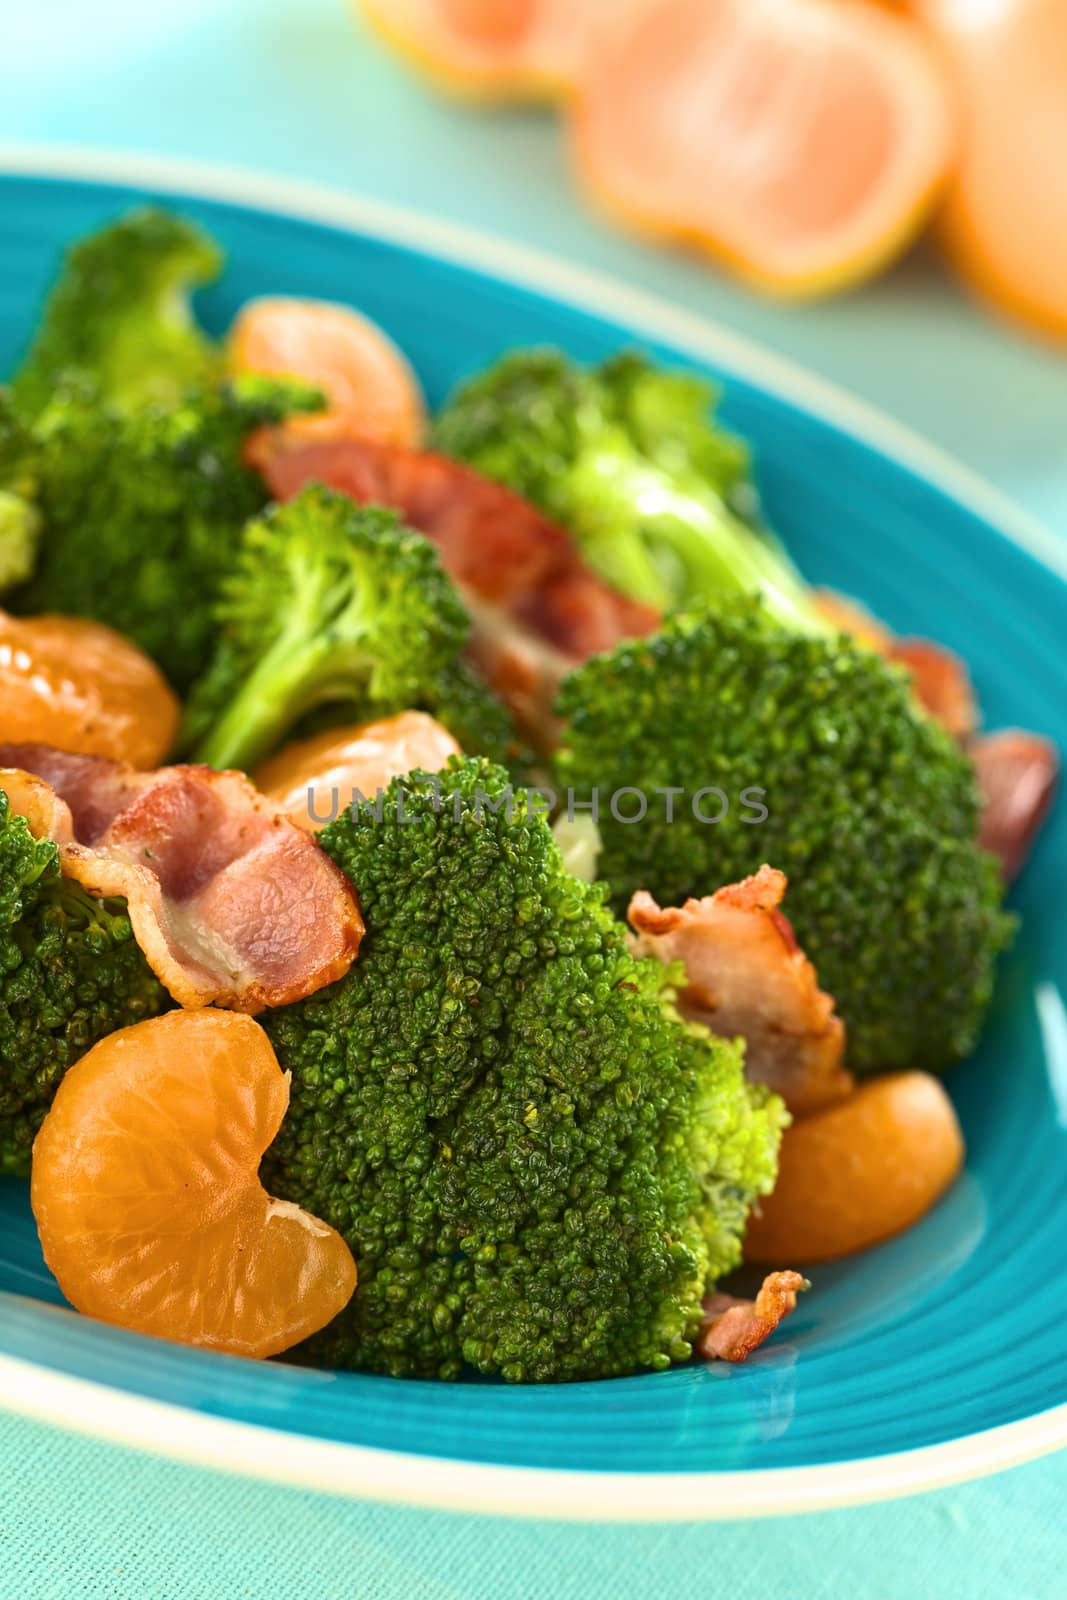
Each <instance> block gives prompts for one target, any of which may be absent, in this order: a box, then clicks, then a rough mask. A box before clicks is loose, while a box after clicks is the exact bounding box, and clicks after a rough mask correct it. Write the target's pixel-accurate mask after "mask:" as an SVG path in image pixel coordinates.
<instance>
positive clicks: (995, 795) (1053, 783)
mask: <svg viewBox="0 0 1067 1600" xmlns="http://www.w3.org/2000/svg"><path fill="white" fill-rule="evenodd" d="M970 753H971V757H972V759H973V761H974V765H975V771H976V772H977V774H978V784H979V787H980V788H981V791H982V796H983V799H984V801H985V806H984V809H983V812H982V824H981V829H980V831H979V836H978V837H979V843H980V844H981V845H982V846H983V848H984V849H986V850H991V851H992V852H993V854H994V855H995V856H999V857H1000V860H1001V864H1002V866H1003V868H1004V876H1005V878H1006V879H1007V880H1008V882H1009V883H1010V882H1011V880H1012V879H1013V878H1015V877H1017V876H1018V874H1019V872H1020V871H1021V870H1022V867H1023V864H1024V862H1025V861H1026V858H1027V856H1028V855H1029V854H1030V851H1031V849H1032V847H1033V843H1034V840H1035V839H1036V838H1037V835H1038V833H1039V832H1040V830H1041V825H1042V823H1043V822H1044V820H1045V818H1046V817H1047V816H1048V813H1049V809H1050V807H1051V805H1052V801H1053V799H1054V797H1055V794H1056V789H1057V786H1058V784H1059V776H1060V758H1059V752H1058V751H1057V749H1056V747H1055V745H1054V744H1052V743H1051V741H1050V740H1048V739H1043V738H1042V737H1041V735H1040V734H1038V733H1024V732H1023V730H1022V729H1021V728H1004V729H1003V730H1001V731H1000V732H999V733H990V734H986V735H985V737H984V738H981V739H976V740H975V741H974V743H973V744H972V745H971V747H970Z"/></svg>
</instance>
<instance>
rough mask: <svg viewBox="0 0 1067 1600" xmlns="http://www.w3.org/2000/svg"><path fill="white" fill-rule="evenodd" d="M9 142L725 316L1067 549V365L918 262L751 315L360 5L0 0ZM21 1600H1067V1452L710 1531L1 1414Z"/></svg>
mask: <svg viewBox="0 0 1067 1600" xmlns="http://www.w3.org/2000/svg"><path fill="white" fill-rule="evenodd" d="M0 23H2V25H3V29H2V39H3V48H2V50H0V140H10V141H18V140H23V141H25V140H37V141H40V140H47V141H56V142H65V143H70V144H79V145H85V146H98V147H102V146H110V147H113V148H122V149H131V150H138V151H151V152H157V153H160V152H161V153H166V154H171V155H175V156H186V157H195V158H198V159H201V160H212V161H220V162H225V163H228V164H234V165H243V166H249V167H258V168H260V169H263V170H269V171H275V172H280V173H285V174H286V175H288V176H297V177H302V178H308V179H314V180H316V181H318V182H326V183H332V184H336V185H341V186H346V187H350V188H353V189H356V190H360V191H362V192H364V193H366V194H371V195H375V196H379V197H384V198H387V199H390V200H392V201H395V202H398V203H401V204H406V205H410V206H414V207H416V208H423V209H425V210H427V211H432V212H436V213H438V214H443V215H446V216H450V217H452V218H455V219H457V220H460V221H464V222H468V223H475V224H477V225H478V226H480V227H483V228H487V229H490V230H493V231H496V232H499V233H503V234H506V235H509V236H511V237H513V238H517V239H520V240H522V241H524V242H527V243H532V244H536V245H538V246H540V247H541V248H543V249H548V250H550V251H552V252H554V253H556V254H557V255H559V256H561V257H564V258H567V259H570V260H575V261H580V262H583V263H584V264H586V265H590V266H594V267H598V268H601V269H604V270H607V271H609V272H612V273H614V274H615V275H617V276H619V277H621V278H625V279H628V280H629V281H631V282H633V283H637V284H639V285H641V286H642V287H644V288H646V289H651V290H654V291H656V292H658V293H660V294H664V295H666V296H667V297H668V298H670V299H671V300H673V301H675V302H676V303H678V304H682V305H685V306H687V307H689V308H690V309H692V310H696V311H700V312H702V313H704V314H705V315H707V316H710V317H713V318H716V319H719V320H721V321H723V322H725V323H727V324H729V325H730V326H732V327H733V328H734V329H736V330H737V331H738V332H741V333H746V334H749V335H751V336H753V337H755V338H758V339H760V340H762V341H763V342H765V343H766V344H769V345H771V346H773V347H774V348H776V349H778V350H779V351H781V352H783V353H785V354H787V355H790V356H792V357H793V358H795V359H797V360H799V361H801V362H802V363H804V364H805V365H807V366H808V367H810V368H812V369H814V370H816V371H819V372H821V373H823V374H824V375H826V376H828V377H831V378H833V379H835V380H837V381H838V382H840V383H843V384H844V385H846V386H847V387H848V388H851V389H852V390H854V391H855V392H856V393H858V394H861V395H862V396H863V397H864V398H866V399H868V400H873V401H874V402H875V403H877V404H879V405H881V406H883V407H884V408H885V409H887V410H889V411H891V412H893V413H894V414H895V415H897V416H898V417H900V418H902V419H903V420H905V421H906V422H909V423H910V424H911V425H912V426H913V427H916V428H917V429H918V430H919V431H920V432H922V433H924V434H925V435H926V436H927V437H928V438H930V439H931V440H933V441H934V442H936V443H939V444H942V445H945V446H947V447H948V448H949V449H951V450H953V451H954V452H955V453H956V454H957V455H959V456H960V457H961V458H962V459H964V460H965V461H967V462H968V463H969V464H970V465H972V466H974V467H977V468H978V470H980V471H982V472H984V473H985V474H986V475H987V476H988V477H989V478H991V479H992V480H993V481H995V482H996V483H997V484H998V485H999V486H1000V487H1001V488H1002V489H1004V490H1006V491H1007V492H1008V493H1010V494H1012V495H1014V496H1015V497H1016V498H1017V499H1018V500H1019V501H1020V502H1021V503H1023V504H1024V505H1026V506H1027V507H1028V509H1030V510H1031V511H1032V512H1035V513H1037V514H1038V515H1040V516H1043V517H1044V518H1045V520H1046V521H1048V522H1049V523H1051V524H1052V525H1053V526H1056V527H1058V528H1059V529H1061V530H1062V531H1063V533H1064V535H1065V536H1067V449H1065V447H1064V439H1065V436H1067V434H1065V427H1064V419H1065V417H1067V361H1065V360H1064V359H1062V358H1061V357H1056V356H1054V355H1052V354H1051V353H1048V352H1046V351H1042V350H1040V349H1038V348H1036V347H1034V346H1031V345H1029V344H1027V343H1026V342H1025V341H1024V340H1022V339H1021V338H1018V337H1016V336H1015V335H1014V334H1013V333H1011V332H1008V331H1005V330H1002V329H1001V328H999V327H998V326H997V325H995V324H994V323H992V322H990V321H988V320H986V319H984V318H981V317H979V316H977V315H975V314H974V313H972V312H971V311H970V310H969V309H968V308H967V307H966V305H965V304H964V302H963V301H962V300H961V299H960V298H959V297H958V295H957V294H956V292H955V291H954V290H953V289H952V288H951V287H950V286H949V284H948V283H947V282H946V280H945V279H944V278H943V276H942V275H941V273H940V271H939V270H938V268H937V267H936V265H935V264H934V263H933V262H932V261H931V260H930V259H929V258H928V257H926V256H925V255H922V254H920V255H919V256H918V257H916V258H913V259H912V260H911V261H909V262H908V263H906V264H905V265H904V266H902V267H901V268H899V269H898V270H897V271H896V272H895V273H893V274H892V275H890V277H888V278H887V279H885V280H883V281H882V282H881V283H879V284H877V285H875V286H873V287H872V288H870V289H868V290H866V291H864V292H863V293H861V294H859V295H856V296H854V297H851V298H850V299H848V300H845V301H842V302H838V303H833V304H830V305H827V306H825V307H819V308H815V309H808V310H803V311H799V310H789V309H782V308H775V307H770V306H767V305H765V304H762V303H761V302H759V301H757V300H754V299H752V298H750V297H748V296H746V295H744V294H742V293H741V292H739V291H738V290H736V289H734V288H733V287H732V286H730V285H729V284H727V283H725V282H724V281H722V280H719V279H717V278H716V277H714V276H713V275H711V274H710V273H707V272H705V271H704V270H702V269H701V268H699V267H697V266H695V265H693V264H691V263H689V262H686V261H684V260H680V259H676V258H673V257H670V256H666V255H658V254H655V253H653V252H650V251H646V250H644V249H642V248H641V247H640V246H638V245H635V244H632V243H630V242H629V241H626V240H624V239H621V238H619V237H618V236H617V235H615V234H613V233H611V232H609V231H608V230H606V229H604V228H602V227H601V226H600V225H599V224H598V223H597V222H596V221H595V220H593V219H592V218H590V217H589V216H587V215H586V214H585V213H584V212H582V211H581V210H580V209H579V208H578V207H577V206H576V205H575V204H574V203H573V198H572V195H571V192H570V189H569V185H568V179H567V173H566V162H565V157H564V153H563V147H562V144H561V141H560V139H559V136H558V132H557V130H556V128H555V127H554V125H553V123H552V121H551V119H549V118H548V117H545V116H541V115H539V114H532V113H525V112H523V113H516V114H511V115H493V116H490V117H477V116H470V115H468V114H467V113H465V112H462V111H460V110H457V109H455V108H453V107H451V106H448V105H445V104H443V103H440V102H438V101H435V100H433V99H432V98H430V97H429V96H427V95H425V94H424V93H423V92H422V91H421V89H419V88H418V87H417V86H416V85H415V84H414V83H413V82H412V81H411V80H410V79H409V78H408V77H407V76H406V75H405V74H403V73H402V72H401V71H400V70H399V68H398V67H396V65H395V64H394V63H392V62H391V61H389V60H387V59H386V58H385V57H384V56H383V55H381V53H380V52H379V51H378V50H377V49H376V48H375V47H373V46H372V45H371V44H370V43H369V41H368V40H367V38H366V36H365V35H364V34H363V33H362V32H361V30H360V29H359V28H358V27H354V26H353V25H352V22H351V19H350V17H349V15H348V14H347V13H346V10H345V6H344V0H152V3H150V4H146V3H145V0H91V3H86V0H34V3H32V4H28V3H26V0H0ZM0 1483H2V1484H3V1489H2V1490H0V1600H246V1597H247V1600H535V1597H536V1600H614V1597H615V1596H617V1595H618V1594H619V1593H620V1592H622V1593H624V1594H627V1595H633V1596H637V1597H639V1600H660V1597H664V1600H666V1597H668V1596H669V1597H672V1600H673V1597H675V1596H679V1595H683V1594H694V1593H696V1594H709V1595H720V1594H721V1595H728V1596H729V1600H777V1597H785V1596H788V1597H790V1600H793V1597H799V1600H822V1597H823V1596H826V1597H827V1600H829V1597H833V1600H840V1597H843V1596H847V1597H848V1600H941V1597H942V1596H944V1597H949V1596H951V1597H952V1600H986V1597H990V1600H992V1597H996V1600H1002V1597H1003V1596H1004V1595H1005V1594H1010V1595H1014V1596H1017V1597H1019V1600H1061V1597H1062V1596H1064V1595H1065V1594H1067V1576H1065V1571H1067V1559H1065V1558H1067V1539H1065V1536H1064V1511H1063V1508H1064V1505H1065V1504H1067V1454H1065V1455H1063V1456H1060V1457H1056V1458H1052V1459H1049V1460H1046V1461H1043V1462H1037V1463H1034V1464H1033V1465H1031V1466H1028V1467H1023V1468H1019V1469H1017V1470H1016V1471H1014V1472H1011V1473H1008V1474H1005V1475H1003V1476H1001V1477H999V1478H996V1479H993V1480H987V1481H985V1482H983V1483H977V1484H972V1485H966V1486H963V1487H961V1488H957V1489H952V1490H948V1491H945V1492H944V1493H940V1494H936V1495H927V1496H924V1497H922V1498H919V1499H914V1500H909V1501H904V1502H898V1503H896V1504H892V1505H886V1506H874V1507H869V1508H863V1509H858V1510H851V1511H842V1512H830V1513H826V1514H824V1515H822V1516H819V1517H808V1518H804V1519H792V1520H782V1521H773V1522H761V1523H752V1524H739V1523H728V1524H714V1525H708V1526H703V1527H696V1526H689V1525H686V1526H679V1527H664V1528H641V1527H631V1528H619V1527H608V1528H597V1527H571V1526H563V1525H559V1526H556V1525H544V1524H525V1523H518V1522H513V1523H509V1522H497V1521H490V1520H485V1519H478V1518H468V1517H453V1516H446V1515H436V1514H428V1513H425V1512H417V1511H404V1510H396V1509H382V1508H376V1507H369V1506H361V1505H351V1504H346V1503H344V1502H341V1501H333V1500H330V1499H327V1498H323V1497H318V1496H314V1495H307V1494H300V1493H297V1492H294V1491H291V1490H285V1489H277V1488H272V1487H269V1486H265V1485H262V1484H255V1483H247V1482H242V1481H239V1480H236V1479H230V1478H225V1477H222V1476H215V1475H212V1474H209V1473H203V1472H197V1471H194V1470H192V1469H190V1468H188V1467H184V1466H179V1465H175V1464H172V1463H168V1462H165V1461H159V1460H154V1459H150V1458H142V1457H138V1456H135V1455H133V1454H131V1453H129V1452H126V1451H123V1450H120V1449H117V1448H114V1447H111V1446H105V1445H101V1444H97V1443H95V1442H93V1441H89V1440H85V1439H80V1438H75V1437H72V1436H68V1435H65V1434H63V1433H60V1432H56V1431H54V1430H52V1429H49V1428H44V1427H42V1426H39V1425H38V1424H35V1423H31V1422H26V1421H22V1420H17V1419H15V1418H12V1417H10V1416H4V1415H0Z"/></svg>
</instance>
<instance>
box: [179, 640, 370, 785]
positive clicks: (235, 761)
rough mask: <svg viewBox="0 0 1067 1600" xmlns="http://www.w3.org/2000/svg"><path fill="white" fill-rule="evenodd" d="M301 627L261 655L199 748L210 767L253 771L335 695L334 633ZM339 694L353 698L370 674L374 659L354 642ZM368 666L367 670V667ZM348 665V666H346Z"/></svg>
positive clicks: (342, 672) (340, 677) (346, 656)
mask: <svg viewBox="0 0 1067 1600" xmlns="http://www.w3.org/2000/svg"><path fill="white" fill-rule="evenodd" d="M310 632H311V630H303V629H302V630H301V631H300V633H299V634H298V635H297V636H296V637H294V636H293V634H291V633H285V634H283V635H282V637H281V638H280V639H279V640H277V642H276V643H275V644H274V645H273V646H272V647H271V648H270V649H269V650H268V651H267V653H266V654H265V655H264V656H262V657H261V658H260V660H259V661H258V662H257V663H256V665H255V667H254V668H253V669H252V671H251V672H250V673H249V675H248V677H247V678H246V679H245V681H244V683H243V684H242V685H241V687H240V689H239V690H238V692H237V694H236V695H235V696H234V698H233V699H232V700H231V701H230V703H229V705H228V706H227V707H226V710H225V711H224V712H223V713H222V715H221V716H220V717H219V720H218V721H217V722H216V723H215V724H214V726H213V727H212V729H211V731H210V733H209V734H208V735H207V736H206V738H204V739H203V740H202V742H201V744H200V745H199V747H198V749H197V751H196V757H195V759H196V760H197V761H200V762H203V764H204V765H205V766H208V767H215V768H217V769H219V770H224V769H226V768H229V767H236V768H238V769H239V770H241V771H243V772H249V771H251V769H252V768H253V767H254V766H255V765H256V764H257V763H258V762H259V761H261V760H262V759H263V757H264V756H266V755H267V754H268V753H269V752H270V751H271V750H272V749H274V748H275V747H276V746H277V745H278V744H280V743H281V741H282V740H283V739H284V737H285V735H286V733H287V732H288V730H289V728H290V727H291V726H292V724H293V722H294V720H295V719H296V718H297V717H299V716H300V715H301V714H302V712H303V711H305V710H306V709H308V706H309V705H310V704H311V703H312V702H313V703H315V704H322V703H323V702H324V701H326V700H329V699H331V698H333V697H334V696H333V695H332V694H331V686H330V680H331V679H332V678H333V677H334V668H335V667H340V662H339V661H338V658H337V655H336V654H335V652H334V651H333V650H332V649H331V635H329V634H319V636H318V637H315V636H314V635H313V633H312V635H311V636H310V637H309V633H310ZM341 654H342V655H343V659H344V666H343V667H340V671H339V672H338V682H337V691H336V694H337V697H338V698H345V697H351V695H352V692H353V683H354V682H355V681H358V678H359V676H361V675H362V676H365V677H369V676H370V674H371V672H372V671H373V663H372V662H371V661H370V660H364V659H363V657H362V654H361V653H360V652H358V651H353V650H352V649H351V647H345V646H342V647H341ZM361 668H362V673H361V670H360V669H361ZM346 669H347V670H346Z"/></svg>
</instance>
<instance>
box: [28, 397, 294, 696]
mask: <svg viewBox="0 0 1067 1600" xmlns="http://www.w3.org/2000/svg"><path fill="white" fill-rule="evenodd" d="M319 403H320V402H319V396H318V395H317V393H315V391H313V390H309V389H307V388H306V387H305V386H304V385H302V384H295V383H288V382H278V381H277V380H274V379H269V378H260V377H242V378H237V379H235V380H234V381H233V382H232V383H226V384H223V385H221V386H219V387H217V388H209V389H204V390H196V391H190V392H189V393H188V394H187V395H186V396H185V398H184V399H183V400H182V401H181V403H180V404H179V405H177V406H175V407H173V408H172V409H164V408H162V407H157V406H146V407H143V408H142V409H141V410H139V411H137V412H133V413H121V412H118V411H116V410H114V409H113V408H112V407H110V406H107V405H104V404H102V403H101V401H100V398H99V396H98V394H97V393H96V392H95V391H94V390H93V389H92V388H91V387H87V386H85V385H83V384H80V383H74V384H70V385H64V386H63V387H61V388H60V390H59V391H57V393H56V394H55V395H54V396H53V398H52V400H51V401H50V403H49V404H48V406H47V407H46V408H45V410H44V411H43V412H42V413H41V415H40V416H39V418H38V419H37V421H36V423H35V424H34V428H33V436H34V440H35V447H36V450H37V471H38V502H39V505H40V510H41V514H42V517H43V521H44V530H45V531H44V537H43V541H42V548H41V554H40V562H39V566H38V570H37V573H36V575H35V577H34V578H33V579H32V580H31V582H30V583H29V584H27V585H26V586H25V587H24V588H22V589H21V590H19V591H18V592H17V594H16V595H15V596H14V598H13V602H12V603H13V605H14V606H15V608H16V609H18V610H20V611H22V612H24V613H26V612H36V611H60V612H68V613H72V614H74V615H78V616H89V617H94V618H96V619H97V620H98V621H100V622H106V623H109V624H110V625H111V626H112V627H114V628H117V629H118V631H119V632H120V633H123V634H125V635H126V636H127V637H128V638H131V639H133V640H135V641H136V643H137V644H139V645H140V646H141V647H142V649H144V650H146V651H147V652H148V654H149V655H150V656H152V657H154V659H155V660H156V661H157V662H158V663H159V665H160V666H161V667H162V669H163V671H164V672H165V673H166V675H167V677H168V678H169V679H170V680H171V682H172V683H173V684H174V686H175V688H176V689H178V690H184V689H186V688H187V687H188V686H189V684H190V683H191V682H192V680H193V678H194V677H196V675H197V674H198V673H199V672H200V671H201V670H202V669H203V665H204V662H205V661H206V660H207V659H208V656H209V654H210V651H211V647H212V645H213V643H214V637H215V621H214V616H213V610H212V608H213V605H214V602H215V599H216V597H217V595H218V591H219V586H220V583H221V580H222V578H223V576H224V575H225V574H226V573H227V572H229V570H230V568H231V567H232V565H233V562H234V558H235V554H236V550H237V545H238V541H239V538H240V533H241V529H242V527H243V525H244V523H245V522H246V520H247V519H248V518H249V517H250V516H252V515H254V514H255V512H257V511H258V510H259V509H260V508H261V507H262V505H263V503H264V499H265V494H264V489H263V485H262V481H261V479H260V478H259V476H258V474H257V473H255V472H253V471H252V470H251V469H250V468H249V467H247V466H245V465H244V462H243V460H242V447H243V445H244V442H245V440H246V438H247V437H248V434H249V433H250V432H251V431H252V430H253V429H254V428H257V427H259V426H261V425H263V424H266V423H271V422H279V421H281V420H282V419H283V418H284V417H286V416H288V415H289V414H290V413H291V412H293V411H297V410H313V409H315V408H316V407H317V406H318V404H319Z"/></svg>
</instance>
